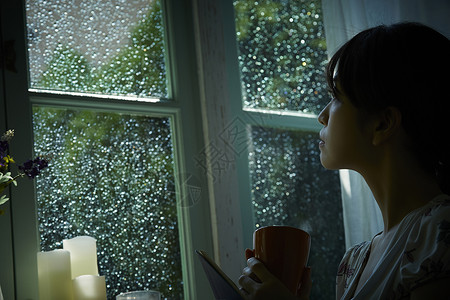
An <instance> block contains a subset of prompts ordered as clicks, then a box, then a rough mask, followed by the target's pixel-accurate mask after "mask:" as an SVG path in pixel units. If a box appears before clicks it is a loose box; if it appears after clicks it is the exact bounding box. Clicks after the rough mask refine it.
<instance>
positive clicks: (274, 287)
mask: <svg viewBox="0 0 450 300" xmlns="http://www.w3.org/2000/svg"><path fill="white" fill-rule="evenodd" d="M245 254H246V257H247V258H248V260H247V265H248V266H247V267H246V268H245V269H244V270H243V274H242V275H241V277H240V278H239V285H241V291H242V294H243V295H244V296H246V299H248V300H265V299H267V300H269V299H271V300H272V299H278V300H282V299H283V300H291V299H292V300H298V299H301V300H308V299H309V294H310V292H311V269H310V268H305V270H304V272H303V277H302V282H301V285H300V287H299V290H298V292H297V295H298V296H294V295H293V294H292V293H291V292H290V291H289V290H288V288H287V287H286V286H285V285H284V284H283V283H282V282H281V281H280V280H279V279H278V278H276V277H275V276H274V275H272V274H271V273H270V272H269V271H268V270H267V268H266V267H265V266H264V264H263V263H262V262H260V261H259V260H257V259H256V258H254V257H253V252H252V251H251V250H246V253H245Z"/></svg>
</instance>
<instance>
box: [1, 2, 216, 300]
mask: <svg viewBox="0 0 450 300" xmlns="http://www.w3.org/2000/svg"><path fill="white" fill-rule="evenodd" d="M1 6H2V9H1V13H2V16H1V19H2V21H4V23H2V34H3V35H2V37H3V39H4V40H11V41H13V42H11V43H13V44H14V46H13V47H12V49H11V50H12V51H10V52H9V53H14V52H15V53H14V54H15V56H16V57H17V60H16V61H15V62H14V61H13V63H12V66H13V67H14V68H11V70H10V69H8V70H5V69H3V70H2V73H1V75H2V76H4V81H1V83H2V86H1V88H2V91H4V93H2V98H1V103H0V104H1V105H2V109H1V110H0V111H1V120H2V124H1V127H0V129H2V130H4V129H6V128H14V129H15V132H16V137H15V138H14V143H13V145H11V152H13V153H14V155H15V158H16V160H18V161H25V160H26V159H27V158H28V157H30V156H31V155H32V152H33V151H34V152H36V154H41V155H46V156H47V157H48V158H49V159H50V161H51V166H49V168H48V172H46V174H44V175H43V176H41V177H40V178H39V179H38V180H36V182H35V188H34V187H33V184H32V182H31V181H30V182H28V181H27V182H21V183H22V184H21V185H20V186H19V187H20V189H11V191H10V198H11V201H10V202H9V203H8V204H7V205H8V207H7V209H6V213H5V215H4V218H3V219H2V220H0V221H1V224H2V229H1V230H2V235H3V234H4V232H5V230H6V233H8V230H10V231H11V233H14V234H10V235H8V236H6V239H5V240H7V241H8V242H7V243H1V245H0V253H1V254H5V256H4V257H6V258H5V259H6V260H7V261H11V263H8V264H7V265H5V269H4V270H5V272H3V271H2V272H1V274H0V284H1V285H2V290H3V293H4V295H5V297H6V298H8V299H9V298H11V299H36V297H37V294H38V293H37V282H36V281H37V271H36V252H37V251H41V250H42V251H48V250H51V249H55V248H61V246H62V245H61V242H62V240H63V239H66V238H71V237H73V236H76V235H89V236H93V237H94V238H96V239H97V250H98V263H99V272H100V275H105V277H106V281H107V291H108V299H114V297H115V296H116V295H117V294H118V293H120V292H124V291H130V290H140V289H155V290H158V291H160V292H161V294H162V296H163V297H164V298H168V299H202V298H205V299H206V298H210V296H211V291H210V290H208V289H207V288H206V287H207V286H209V284H208V283H207V280H206V278H205V277H202V276H201V275H202V274H200V273H198V272H196V271H197V270H196V268H197V267H196V264H197V261H196V260H194V259H196V258H195V256H194V255H195V252H194V250H195V249H204V250H206V251H208V252H210V253H212V252H213V251H212V242H211V240H212V233H211V230H210V224H211V221H210V219H211V217H210V215H209V214H205V213H204V212H205V211H209V203H208V201H207V199H206V195H207V192H206V190H204V189H203V190H201V191H199V190H198V189H196V188H198V187H202V188H203V187H205V186H207V184H205V183H204V181H205V178H204V174H203V172H202V171H201V170H199V169H198V168H197V167H196V165H195V161H194V159H192V158H193V157H195V155H197V153H200V152H201V149H203V147H204V142H203V140H202V137H201V132H202V123H201V122H200V121H199V120H201V118H198V112H200V111H201V109H200V103H199V101H198V97H197V94H198V91H197V89H196V88H192V87H196V86H198V83H197V81H196V80H197V79H196V72H195V48H194V44H193V42H192V41H193V40H194V38H193V35H194V32H193V29H192V27H193V25H192V16H191V15H190V8H191V6H190V4H189V3H180V4H177V6H176V7H175V8H174V7H172V6H171V4H170V3H167V2H165V1H151V2H148V1H101V2H99V1H81V2H80V1H70V2H67V1H57V0H52V1H34V0H27V1H24V3H23V6H22V2H21V1H17V2H14V3H9V4H8V5H7V6H6V4H5V3H3V2H2V4H1ZM3 8H5V9H3ZM24 15H25V16H26V19H25V20H24V19H23V16H24ZM25 23H26V25H27V27H23V24H25ZM4 24H7V25H4ZM7 28H8V29H7ZM10 28H13V29H14V30H9V29H10ZM25 32H26V34H25ZM25 37H26V42H24V43H22V42H21V41H23V40H24V38H25ZM177 49H183V51H177ZM8 51H9V50H8ZM2 58H3V57H2ZM193 58H194V59H193ZM175 62H176V63H175ZM193 62H194V63H193ZM14 64H15V65H14ZM8 67H9V65H8ZM25 71H26V72H25ZM3 83H6V84H5V85H3ZM3 97H4V98H3ZM3 108H5V109H3ZM186 141H187V142H186ZM35 199H36V203H35ZM4 224H7V226H3V225H4ZM198 232H201V233H202V234H197V233H198ZM7 258H10V260H9V259H7Z"/></svg>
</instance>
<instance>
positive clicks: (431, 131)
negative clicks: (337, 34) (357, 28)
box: [327, 22, 450, 193]
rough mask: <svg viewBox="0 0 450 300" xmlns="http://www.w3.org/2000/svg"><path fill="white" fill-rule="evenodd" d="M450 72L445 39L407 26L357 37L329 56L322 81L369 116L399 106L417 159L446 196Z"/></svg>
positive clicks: (427, 29)
mask: <svg viewBox="0 0 450 300" xmlns="http://www.w3.org/2000/svg"><path fill="white" fill-rule="evenodd" d="M449 72H450V41H449V40H448V39H447V38H446V37H445V36H443V35H442V34H440V33H438V32H437V31H435V30H433V29H431V28H430V27H427V26H425V25H422V24H419V23H410V22H408V23H398V24H394V25H390V26H385V25H381V26H377V27H374V28H371V29H367V30H364V31H362V32H360V33H359V34H357V35H356V36H355V37H353V38H352V39H351V40H349V41H348V42H347V43H345V44H344V45H343V46H342V47H341V48H340V49H339V50H338V51H337V52H336V53H335V54H334V55H333V57H332V58H331V60H330V62H329V63H328V66H327V81H328V85H329V87H330V88H331V89H332V91H333V93H334V94H337V90H336V78H337V80H338V81H339V86H340V88H341V90H340V92H343V93H344V94H345V95H346V96H347V97H348V98H349V99H350V101H351V102H352V103H353V104H354V105H355V106H356V107H357V108H360V109H363V110H365V111H367V112H368V113H374V112H377V111H380V110H382V109H384V108H386V107H388V106H394V107H396V108H398V109H399V110H400V112H401V113H402V126H403V128H404V129H405V131H406V133H407V134H408V135H409V136H410V138H411V140H412V143H413V150H414V151H415V153H416V154H417V157H418V158H419V160H420V161H421V163H422V165H423V166H424V167H425V169H426V170H428V171H430V172H433V173H434V174H436V176H437V178H438V181H439V182H440V184H441V189H442V190H443V191H444V192H446V193H450V147H449V143H450V139H449V137H450V126H449V124H450V97H449V93H448V89H449V87H450V73H449ZM335 76H336V78H335Z"/></svg>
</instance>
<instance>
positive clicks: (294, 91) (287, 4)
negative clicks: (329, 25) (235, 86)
mask: <svg viewBox="0 0 450 300" xmlns="http://www.w3.org/2000/svg"><path fill="white" fill-rule="evenodd" d="M234 8H235V19H236V35H237V43H238V52H239V65H240V70H241V82H242V93H243V101H244V103H243V105H244V107H249V108H256V109H269V110H291V111H299V112H303V113H311V114H318V113H320V110H321V108H323V107H324V106H325V104H326V103H327V101H328V99H327V98H328V96H327V85H326V80H325V76H324V72H325V66H326V63H327V52H326V42H325V34H324V28H323V19H322V4H321V1H320V0H295V1H294V0H290V1H289V0H287V1H273V0H258V1H255V0H236V1H234Z"/></svg>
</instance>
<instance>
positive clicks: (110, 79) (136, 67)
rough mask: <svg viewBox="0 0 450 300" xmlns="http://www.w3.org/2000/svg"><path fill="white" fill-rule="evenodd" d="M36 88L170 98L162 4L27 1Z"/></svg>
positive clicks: (116, 0) (142, 1)
mask: <svg viewBox="0 0 450 300" xmlns="http://www.w3.org/2000/svg"><path fill="white" fill-rule="evenodd" d="M26 12H27V28H28V53H29V60H30V63H29V66H30V82H31V87H32V88H39V89H52V90H61V91H71V92H87V93H103V94H112V95H134V96H139V97H165V96H167V84H166V71H165V65H164V38H163V26H162V13H161V7H160V1H159V0H154V1H150V2H149V1H147V0H133V1H122V0H113V1H95V0H88V1H81V0H75V1H62V0H44V1H42V0H27V1H26Z"/></svg>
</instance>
